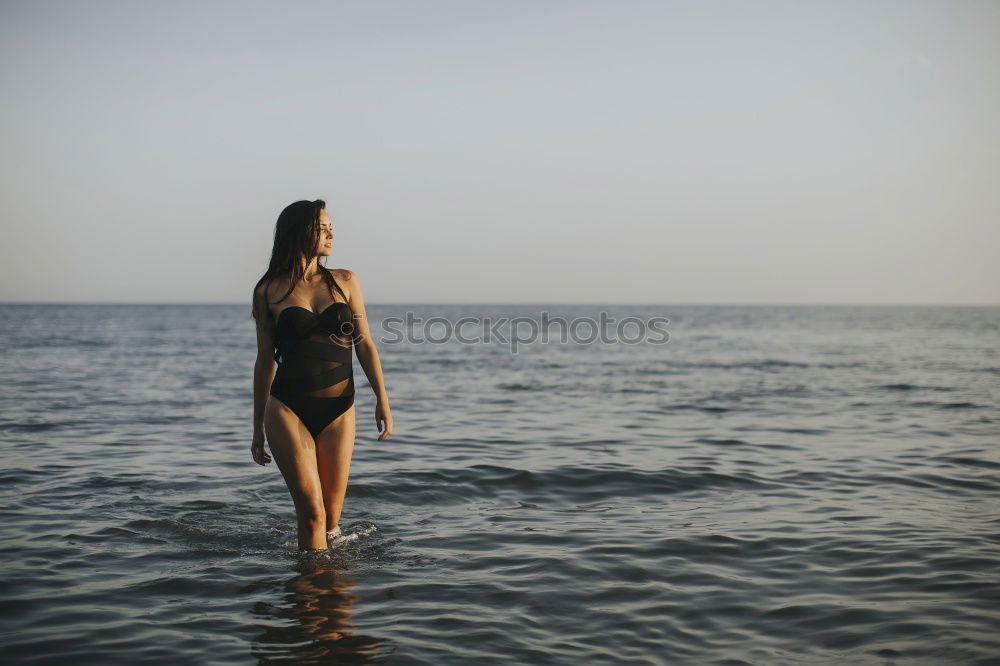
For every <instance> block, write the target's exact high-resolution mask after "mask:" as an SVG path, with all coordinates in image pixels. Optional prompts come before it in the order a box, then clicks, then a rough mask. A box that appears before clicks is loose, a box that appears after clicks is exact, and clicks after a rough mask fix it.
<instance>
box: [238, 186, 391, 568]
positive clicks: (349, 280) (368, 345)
mask: <svg viewBox="0 0 1000 666" xmlns="http://www.w3.org/2000/svg"><path fill="white" fill-rule="evenodd" d="M333 237H334V236H333V228H332V226H331V223H330V217H329V216H328V215H327V212H326V202H324V201H323V200H321V199H317V200H316V201H296V202H295V203H293V204H290V205H289V206H287V207H286V208H285V209H284V210H283V211H281V215H279V216H278V222H277V225H276V226H275V230H274V247H273V249H272V250H271V262H270V265H269V266H268V269H267V272H266V273H264V276H263V277H261V279H260V280H258V282H257V285H256V286H255V287H254V291H253V317H254V319H255V320H256V322H257V362H256V363H255V364H254V380H253V392H254V410H253V443H252V444H251V445H250V453H251V455H252V456H253V459H254V462H256V463H257V464H259V465H264V464H266V463H268V462H270V461H271V457H270V456H269V455H268V454H267V452H266V451H265V450H264V440H265V438H266V440H267V442H268V444H269V445H270V448H271V453H272V454H273V455H274V459H275V461H277V463H278V469H279V470H281V475H282V476H283V477H284V479H285V483H286V484H287V485H288V492H289V493H290V494H291V496H292V501H293V502H294V504H295V514H296V518H297V522H298V535H299V550H319V549H325V548H327V547H328V539H329V540H334V539H337V538H338V537H340V526H339V522H340V512H341V509H342V508H343V506H344V495H345V493H346V492H347V477H348V473H349V471H350V464H351V454H352V453H353V452H354V435H355V420H354V374H353V367H352V363H351V349H352V347H353V349H354V350H355V351H356V353H357V355H358V360H359V361H360V362H361V366H362V368H364V371H365V375H366V376H367V377H368V382H369V383H370V384H371V386H372V389H374V391H375V396H376V399H377V402H376V405H375V427H376V429H378V430H379V432H380V435H379V439H380V440H383V439H386V438H387V437H389V435H390V434H391V433H392V412H391V411H390V410H389V396H388V394H387V393H386V391H385V384H384V383H383V381H382V366H381V364H380V363H379V358H378V351H377V350H376V349H375V343H374V342H373V341H372V339H371V335H370V332H369V330H368V320H367V318H366V317H365V301H364V296H363V295H362V292H361V282H360V281H359V280H358V276H357V275H356V274H355V273H353V272H352V271H349V270H347V269H344V268H340V269H329V268H326V267H325V266H322V265H320V263H319V258H320V257H327V256H330V248H331V246H332V244H333ZM275 362H277V370H275Z"/></svg>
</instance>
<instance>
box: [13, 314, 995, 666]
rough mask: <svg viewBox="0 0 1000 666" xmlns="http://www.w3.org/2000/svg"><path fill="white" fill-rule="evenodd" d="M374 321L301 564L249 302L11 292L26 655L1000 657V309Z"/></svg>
mask: <svg viewBox="0 0 1000 666" xmlns="http://www.w3.org/2000/svg"><path fill="white" fill-rule="evenodd" d="M543 315H545V316H547V317H549V319H550V320H552V319H555V320H557V321H563V322H569V323H571V324H572V326H569V327H564V328H563V330H565V329H566V328H568V329H569V331H570V335H561V331H558V330H555V329H549V330H550V331H552V332H553V334H552V335H550V336H548V337H545V338H543V337H542V336H541V335H540V331H538V333H539V335H533V331H532V326H531V324H530V322H531V321H536V322H540V321H541V320H542V318H543ZM605 316H606V317H610V318H612V319H614V320H616V321H617V322H619V327H618V328H617V329H616V328H615V327H614V326H609V327H608V329H609V330H611V332H612V333H614V335H602V336H598V337H596V338H595V336H593V335H590V334H589V333H588V327H587V325H586V322H591V323H593V322H599V321H601V319H602V318H603V317H605ZM654 318H655V319H657V320H658V321H659V322H660V323H659V325H658V326H657V327H655V328H656V330H657V331H658V332H657V333H655V334H653V333H652V330H653V328H654V327H653V326H651V325H648V322H650V321H652V320H653V319H654ZM626 319H629V323H628V325H627V326H621V322H623V321H624V320H626ZM459 320H464V321H466V322H467V323H468V322H471V323H469V324H468V325H465V326H463V327H462V328H460V329H452V328H451V324H450V323H449V322H452V323H456V322H458V321H459ZM498 320H506V321H508V322H510V323H511V329H510V330H509V331H508V333H509V335H504V334H503V333H504V332H503V330H502V329H498V331H499V332H498V331H491V330H490V327H492V326H495V325H496V322H497V321H498ZM664 320H666V322H667V323H664ZM368 321H369V326H370V329H371V331H372V337H373V339H374V340H375V342H376V346H377V348H378V351H379V355H380V359H381V365H382V371H383V373H384V377H385V383H386V388H387V391H388V395H389V401H390V406H391V409H392V415H393V431H392V434H391V436H390V437H389V438H388V439H386V440H383V441H379V440H378V431H377V429H376V424H375V418H374V408H375V399H374V393H373V392H372V391H371V388H370V385H369V384H368V382H367V379H366V373H365V372H364V369H363V368H362V366H361V365H360V363H359V361H358V359H357V358H355V359H354V376H355V383H356V391H357V394H356V409H357V437H356V445H355V448H354V453H353V458H352V461H351V470H350V480H349V486H348V490H347V496H346V500H345V505H344V510H343V514H342V516H341V521H340V524H341V528H342V530H343V531H344V532H345V533H346V534H351V535H355V536H354V538H353V540H352V541H349V542H347V543H344V544H342V545H340V546H339V547H336V548H332V549H330V550H325V551H322V550H321V551H313V552H300V551H298V550H297V548H295V547H294V538H293V539H292V541H291V542H289V534H291V535H293V537H294V531H295V514H294V509H293V506H292V502H291V496H290V495H289V493H288V490H287V488H286V486H285V484H284V481H283V479H282V477H281V474H280V472H279V470H278V469H277V467H276V466H275V464H274V463H272V464H270V465H267V466H259V465H257V464H255V463H254V462H253V460H252V459H251V455H250V442H251V434H252V429H253V428H252V412H253V366H254V360H255V357H256V351H257V350H256V340H255V335H256V333H255V328H254V323H253V320H252V319H251V318H250V306H249V303H245V304H242V303H241V304H193V305H185V304H55V303H53V304H24V303H19V304H3V305H0V333H2V335H0V341H2V348H0V442H2V456H3V458H2V465H0V498H2V499H0V511H2V520H0V535H2V549H0V567H2V568H0V663H3V664H8V665H9V664H59V665H62V664H68V663H72V664H100V665H102V666H109V665H116V664H122V665H134V664H179V663H191V664H199V665H201V664H205V665H210V664H220V665H222V664H272V663H274V664H279V663H280V664H400V665H402V664H429V665H430V664H433V665H435V666H437V665H441V664H477V665H480V664H529V665H542V664H572V665H574V666H577V665H590V664H726V665H736V664H810V665H812V664H947V665H951V664H1000V307H986V306H984V307H974V306H969V307H957V306H956V307H950V306H948V307H946V306H847V305H841V306H806V305H801V306H800V305H787V306H767V305H755V306H697V305H669V304H667V305H608V306H602V305H599V304H598V305H560V304H547V305H546V304H521V305H495V304H494V305H475V304H450V305H447V304H445V305H442V304H423V305H411V304H406V305H392V304H369V306H368ZM514 321H517V322H518V324H517V327H516V329H517V333H518V336H517V338H516V340H515V338H514V333H515V331H514V330H513V329H514V326H513V322H514ZM399 322H405V323H404V324H402V325H400V323H399ZM484 322H489V326H487V325H485V324H484ZM581 322H583V323H581ZM594 328H595V330H596V327H594ZM435 329H436V330H435ZM629 329H633V330H632V332H631V333H629ZM664 331H666V333H664ZM459 332H460V333H461V335H459V334H458V333H459ZM604 332H605V333H607V332H608V331H604ZM487 333H491V334H490V335H486V334H487ZM626 333H629V334H628V335H626ZM640 333H642V335H640Z"/></svg>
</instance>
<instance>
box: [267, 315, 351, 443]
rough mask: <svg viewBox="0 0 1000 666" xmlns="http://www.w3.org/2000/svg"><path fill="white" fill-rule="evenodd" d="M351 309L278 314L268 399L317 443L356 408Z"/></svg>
mask: <svg viewBox="0 0 1000 666" xmlns="http://www.w3.org/2000/svg"><path fill="white" fill-rule="evenodd" d="M353 345H354V326H353V321H352V318H351V307H350V306H349V305H348V304H347V303H340V302H336V303H333V304H331V305H330V306H329V307H327V308H326V309H325V310H323V311H322V312H321V313H319V314H316V313H315V312H313V311H312V310H308V309H306V308H303V307H300V306H298V305H293V306H290V307H286V308H285V309H284V310H282V311H281V312H280V313H278V320H277V322H276V323H275V352H274V359H275V360H276V361H277V362H278V369H277V370H276V371H275V373H274V380H273V381H272V382H271V395H273V396H274V397H275V398H277V399H278V400H280V401H281V402H283V403H285V405H287V406H288V408H289V409H291V410H292V411H293V412H295V414H296V415H297V416H298V417H299V418H300V419H301V420H302V423H303V424H305V426H306V428H308V429H309V432H310V433H312V436H313V438H315V437H316V436H317V435H319V433H321V432H323V429H324V428H326V426H328V425H330V423H331V422H332V421H333V420H334V419H336V418H337V417H338V416H340V415H341V414H343V413H344V412H346V411H347V410H348V409H350V408H351V405H353V404H354V369H353V365H352V362H351V356H352V352H353V348H354V347H353Z"/></svg>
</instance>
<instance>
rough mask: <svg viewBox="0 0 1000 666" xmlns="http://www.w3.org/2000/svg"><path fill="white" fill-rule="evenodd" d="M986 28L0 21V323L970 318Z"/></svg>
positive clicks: (983, 287) (963, 20) (991, 120)
mask: <svg viewBox="0 0 1000 666" xmlns="http://www.w3.org/2000/svg"><path fill="white" fill-rule="evenodd" d="M998 71H1000V3H997V2H988V1H987V2H970V1H965V0H962V1H958V2H956V1H953V0H947V1H945V0H942V1H940V2H917V1H911V0H907V1H901V2H887V1H875V2H873V1H871V0H866V1H863V2H842V1H839V0H838V1H832V0H831V1H830V2H799V1H795V2H765V1H755V2H712V1H705V2H694V1H692V2H667V1H650V2H635V1H629V0H608V1H605V2H583V1H579V2H573V1H561V2H554V1H545V0H537V1H530V2H513V1H510V0H492V1H489V2H485V1H473V0H447V1H445V0H419V1H413V0H409V1H398V2H385V1H380V0H366V1H364V2H362V1H360V0H359V1H357V2H283V3H274V2H212V1H209V2H197V3H195V2H169V3H168V2H151V1H141V2H132V1H129V2H95V1H87V2H50V1H44V2H40V1H37V0H32V1H21V2H10V1H6V0H5V1H4V2H2V4H0V85H2V89H3V91H4V103H3V105H2V107H0V131H2V138H3V150H2V151H0V169H2V192H0V220H2V230H3V232H2V233H3V237H2V243H0V247H2V249H0V283H2V287H0V300H2V301H19V302H20V301H43V302H47V301H58V302H76V301H88V302H92V301H102V302H246V303H249V296H250V290H251V288H252V286H253V284H254V283H255V282H256V280H257V279H258V278H259V277H260V275H261V274H262V273H263V271H264V270H265V268H266V264H267V260H268V257H269V254H270V249H271V241H272V234H273V229H274V222H275V220H276V218H277V215H278V213H279V212H280V211H281V209H282V208H283V207H284V206H285V205H287V204H289V203H291V202H292V201H295V200H298V199H315V198H323V199H326V200H327V202H328V208H329V211H330V214H331V219H332V221H333V224H334V230H335V233H336V236H337V238H336V241H335V243H334V249H333V256H331V257H330V259H329V260H328V262H327V265H329V266H333V267H346V268H350V269H353V270H354V271H356V272H357V273H358V275H359V276H360V278H361V280H362V284H363V285H364V287H365V293H366V297H367V300H368V302H369V303H414V302H456V303H470V302H478V303H503V302H518V303H550V302H562V303H595V304H619V303H817V304H826V303H949V304H978V303H1000V261H998V256H1000V187H998V176H1000V132H998V129H1000V128H998V122H1000V75H998Z"/></svg>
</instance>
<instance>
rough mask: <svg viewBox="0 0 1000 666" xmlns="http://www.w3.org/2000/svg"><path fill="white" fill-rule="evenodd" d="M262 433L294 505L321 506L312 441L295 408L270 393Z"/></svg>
mask: <svg viewBox="0 0 1000 666" xmlns="http://www.w3.org/2000/svg"><path fill="white" fill-rule="evenodd" d="M264 436H265V437H266V438H267V443H268V445H269V447H270V449H271V455H272V456H274V461H275V462H276V463H277V464H278V469H279V470H281V475H282V476H283V477H284V478H285V484H286V485H287V486H288V492H289V493H290V494H291V496H292V501H294V502H295V505H296V507H297V508H299V509H300V510H304V509H312V510H317V509H322V507H323V488H322V485H321V484H320V478H319V472H318V470H317V467H316V444H315V442H314V441H313V438H312V435H311V434H310V433H309V430H308V429H307V428H306V427H305V425H303V423H302V421H301V420H300V419H299V417H298V416H296V415H295V412H293V411H292V410H291V409H289V408H288V407H287V406H286V405H284V404H283V403H282V402H281V401H280V400H278V399H277V398H275V397H273V396H268V399H267V403H266V405H265V406H264Z"/></svg>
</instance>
